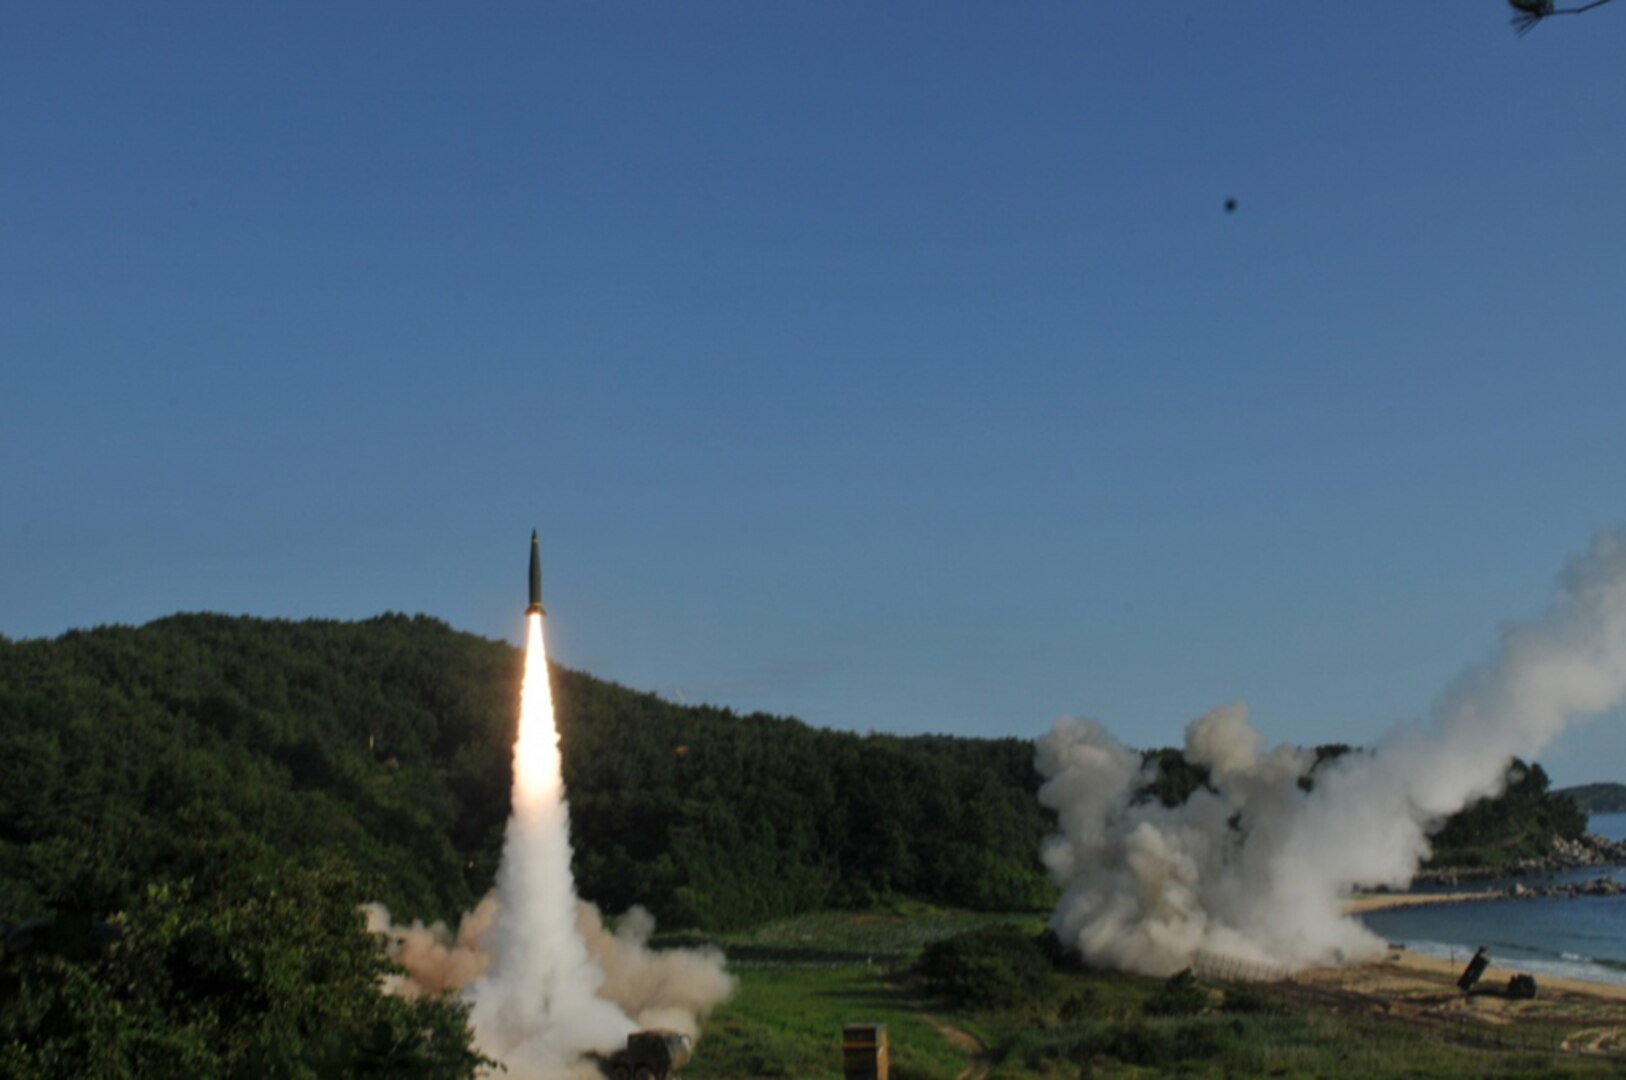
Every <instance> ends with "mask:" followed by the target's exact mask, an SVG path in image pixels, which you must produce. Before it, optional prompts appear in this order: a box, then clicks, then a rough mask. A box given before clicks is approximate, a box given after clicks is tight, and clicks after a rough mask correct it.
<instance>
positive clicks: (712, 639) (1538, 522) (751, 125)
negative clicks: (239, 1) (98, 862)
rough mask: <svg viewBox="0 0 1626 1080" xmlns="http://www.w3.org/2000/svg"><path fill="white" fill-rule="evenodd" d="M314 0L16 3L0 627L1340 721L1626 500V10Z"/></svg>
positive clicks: (5, 252)
mask: <svg viewBox="0 0 1626 1080" xmlns="http://www.w3.org/2000/svg"><path fill="white" fill-rule="evenodd" d="M342 7H343V10H335V9H334V6H333V5H318V4H295V3H289V4H282V5H260V6H259V7H257V8H255V9H252V10H250V9H241V8H235V7H233V6H231V5H225V6H222V5H217V4H172V5H161V10H158V11H140V12H137V11H134V10H132V9H130V8H129V7H128V5H115V4H110V3H108V4H60V5H57V4H50V5H46V4H36V5H11V6H9V7H8V8H6V9H5V11H4V12H0V145H3V146H4V147H5V148H6V149H5V156H4V166H3V167H0V633H5V634H7V635H9V636H12V637H37V636H54V635H56V634H59V633H61V632H63V631H64V630H67V629H69V628H71V627H81V626H92V625H97V624H101V623H109V622H118V623H141V622H145V621H147V620H149V619H152V618H156V617H159V616H162V615H164V614H167V613H170V612H173V611H177V610H216V611H225V612H233V613H238V612H241V613H251V614H256V615H265V616H286V617H295V618H298V617H306V616H323V617H338V618H358V617H366V616H369V615H373V614H376V613H378V612H381V611H386V610H399V611H409V612H426V613H429V614H432V615H435V616H438V617H440V618H443V619H445V620H447V621H448V622H450V623H451V624H452V625H454V626H456V627H459V628H461V629H465V630H469V631H472V632H475V633H478V634H482V635H486V636H489V637H502V638H507V639H510V640H518V638H519V634H520V630H521V617H520V613H521V610H522V607H523V600H524V597H523V593H522V589H523V571H524V566H523V559H524V557H525V554H526V541H527V539H528V537H529V531H530V529H531V528H532V527H533V526H534V527H537V528H539V529H540V531H541V534H542V538H543V551H544V577H545V580H546V591H547V602H548V607H549V612H550V614H551V616H552V618H551V619H550V627H549V637H550V642H551V645H552V649H553V652H554V654H555V655H556V656H557V657H558V658H560V659H561V660H563V661H564V662H565V663H568V664H570V665H572V666H576V667H581V668H585V669H587V670H589V671H592V672H594V673H595V674H598V675H601V676H604V677H607V678H612V679H616V680H618V681H621V682H624V683H627V684H629V685H632V686H636V687H640V688H645V689H652V690H656V691H659V692H661V693H663V694H666V695H669V696H673V697H680V698H682V699H684V700H689V701H712V702H716V703H719V704H724V705H729V706H732V707H734V708H736V709H740V710H753V709H764V710H768V711H773V712H783V713H793V714H796V715H799V716H801V717H803V718H804V719H806V720H808V721H810V722H812V723H815V724H820V725H827V726H837V727H849V728H855V729H859V730H869V729H876V730H887V731H899V732H917V731H944V732H953V733H960V734H976V735H1004V734H1015V735H1022V736H1031V735H1034V734H1037V733H1038V732H1039V731H1041V730H1043V729H1044V728H1045V727H1047V726H1048V724H1049V723H1050V721H1051V720H1052V719H1053V718H1054V717H1055V716H1057V715H1059V714H1061V713H1073V714H1082V715H1092V716H1097V717H1099V718H1101V719H1102V720H1103V721H1104V722H1106V723H1107V724H1108V725H1109V726H1110V727H1112V728H1113V729H1114V730H1116V731H1117V732H1119V733H1120V735H1121V736H1122V737H1124V738H1125V739H1126V740H1128V741H1130V742H1133V743H1137V744H1142V745H1149V744H1159V743H1167V742H1172V741H1175V740H1177V739H1178V737H1179V732H1180V730H1181V728H1182V726H1183V725H1184V723H1185V722H1186V721H1187V720H1189V719H1190V718H1191V717H1193V716H1195V715H1198V714H1200V713H1201V712H1203V711H1206V710H1207V709H1208V708H1210V707H1212V706H1215V705H1218V704H1221V703H1224V702H1227V701H1230V700H1234V699H1237V698H1244V699H1246V700H1248V701H1249V702H1250V704H1251V705H1252V706H1253V709H1254V716H1255V720H1256V722H1257V723H1258V724H1259V725H1260V726H1261V727H1262V728H1263V729H1264V730H1265V732H1266V733H1267V735H1268V736H1269V737H1271V738H1272V739H1281V740H1292V741H1299V742H1306V743H1313V742H1322V741H1330V740H1341V741H1351V742H1361V741H1366V740H1369V739H1371V738H1373V737H1375V736H1376V735H1377V734H1378V733H1379V732H1380V731H1382V730H1383V729H1384V728H1386V727H1387V726H1388V725H1389V724H1391V723H1393V722H1395V721H1397V720H1401V719H1405V718H1414V717H1418V716H1421V715H1423V714H1424V713H1426V711H1427V709H1428V708H1429V705H1430V703H1431V701H1432V700H1433V698H1434V696H1435V695H1436V694H1437V693H1438V692H1439V691H1440V690H1441V689H1442V688H1443V686H1444V685H1445V684H1446V682H1447V681H1448V680H1449V679H1450V678H1451V677H1452V676H1453V675H1454V674H1455V673H1456V672H1457V671H1458V670H1459V669H1460V668H1461V667H1462V666H1463V665H1464V664H1466V663H1468V662H1471V661H1473V660H1475V659H1478V658H1480V657H1482V656H1484V655H1485V654H1486V653H1487V652H1488V651H1489V649H1490V648H1491V647H1492V645H1493V643H1494V641H1495V637H1496V633H1497V629H1498V626H1499V625H1500V624H1501V623H1502V622H1504V621H1505V620H1508V619H1514V618H1522V617H1526V616H1530V615H1533V614H1535V613H1537V612H1538V611H1539V610H1540V609H1541V608H1542V607H1543V605H1544V604H1545V603H1546V600H1547V598H1548V596H1549V594H1550V591H1551V586H1552V582H1553V580H1554V578H1555V576H1556V574H1557V572H1558V569H1559V567H1560V565H1561V564H1562V562H1563V561H1564V559H1565V558H1566V557H1567V556H1569V555H1570V554H1572V553H1574V552H1577V551H1579V550H1580V549H1582V548H1583V547H1584V546H1585V545H1586V543H1587V541H1588V539H1589V537H1590V535H1591V533H1592V531H1593V530H1594V529H1596V528H1599V527H1606V526H1612V525H1616V524H1619V523H1621V522H1622V521H1626V508H1623V496H1626V454H1623V452H1622V449H1621V440H1620V429H1621V426H1622V425H1621V403H1622V402H1623V401H1626V364H1623V363H1622V362H1621V361H1622V358H1623V355H1626V353H1623V345H1626V304H1623V303H1622V302H1621V296H1622V295H1623V291H1622V286H1623V285H1626V258H1623V255H1622V253H1623V252H1626V139H1623V138H1622V137H1621V134H1622V132H1626V67H1623V66H1622V65H1621V64H1620V62H1619V57H1620V54H1621V48H1622V46H1623V44H1626V9H1623V10H1621V11H1615V10H1614V9H1612V8H1604V9H1600V10H1599V11H1597V12H1594V13H1592V14H1590V15H1587V16H1584V17H1582V18H1579V19H1571V20H1559V21H1555V22H1554V23H1553V24H1552V25H1546V26H1542V27H1540V28H1539V29H1537V30H1536V31H1535V32H1534V33H1533V34H1531V35H1530V36H1529V37H1527V38H1524V39H1518V38H1515V36H1514V35H1513V34H1512V32H1511V31H1510V30H1509V28H1508V26H1507V23H1506V11H1505V10H1504V8H1503V7H1502V5H1500V4H1497V3H1493V2H1490V0H1475V2H1472V3H1470V2H1467V0H1453V2H1441V3H1432V4H1421V3H1419V4H1412V5H1402V6H1401V7H1400V8H1398V9H1397V8H1396V7H1395V6H1394V5H1374V4H1362V3H1353V2H1348V3H1338V4H1313V5H1312V4H1302V3H1289V2H1287V0H1281V2H1272V3H1266V2H1249V3H1233V4H1224V5H1219V4H1212V3H1201V2H1197V0H1190V2H1186V3H1173V4H1157V5H1150V4H1119V5H1081V4H1029V5H992V4H955V3H948V2H945V0H931V2H927V3H887V4H884V5H883V4H858V3H831V2H828V0H826V2H822V3H816V4H815V3H806V4H803V3H773V4H761V3H739V4H713V3H684V4H641V5H632V4H615V3H592V4H588V3H568V4H555V5H517V4H497V5H487V6H485V7H483V8H481V9H479V10H472V9H466V8H465V9H461V10H454V9H453V7H452V6H450V5H440V4H397V3H392V4H382V3H379V4H357V5H345V6H342ZM1228 198H1235V199H1236V200H1237V201H1238V207H1237V210H1236V212H1235V213H1234V214H1227V213H1226V212H1225V211H1224V203H1225V200H1226V199H1228ZM1548 761H1549V764H1550V765H1551V767H1552V771H1553V772H1554V774H1555V775H1556V776H1557V777H1558V778H1559V779H1560V780H1563V781H1568V782H1580V781H1584V780H1592V779H1603V778H1614V779H1626V739H1623V738H1621V718H1620V717H1619V716H1613V717H1609V718H1606V719H1605V720H1604V721H1602V722H1599V723H1595V724H1592V725H1590V726H1588V727H1586V728H1584V729H1582V730H1579V731H1577V732H1574V733H1572V734H1571V735H1568V736H1566V737H1565V739H1564V740H1563V741H1562V742H1561V743H1560V744H1559V745H1557V746H1556V747H1554V749H1553V751H1552V752H1551V753H1550V754H1549V755H1548Z"/></svg>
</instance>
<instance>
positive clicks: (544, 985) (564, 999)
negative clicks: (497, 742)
mask: <svg viewBox="0 0 1626 1080" xmlns="http://www.w3.org/2000/svg"><path fill="white" fill-rule="evenodd" d="M533 565H534V564H533ZM537 591H538V588H537V585H536V583H535V577H534V571H533V585H532V599H533V610H532V611H531V612H530V613H528V615H527V624H528V627H527V637H526V649H525V674H524V680H523V683H522V686H521V691H520V723H519V732H518V735H517V737H516V739H515V743H514V784H513V811H512V816H511V817H510V818H509V821H508V828H507V833H506V835H505V838H504V843H503V856H502V863H501V865H500V867H499V868H498V871H497V887H496V890H495V891H494V892H493V893H492V894H491V895H490V896H487V897H486V898H485V899H484V900H482V901H481V902H480V903H479V904H478V905H477V906H476V907H475V908H474V910H473V911H471V912H469V913H468V914H467V915H465V916H464V918H463V921H462V923H461V925H460V926H459V927H458V929H457V931H456V932H455V933H454V932H452V931H450V930H449V929H447V928H446V927H445V926H444V925H441V924H436V925H433V926H428V927H426V926H424V925H422V924H421V923H413V924H411V925H409V926H395V925H393V924H392V923H391V922H390V919H389V913H388V912H387V911H386V910H384V908H383V907H381V906H379V905H372V906H370V907H369V908H368V913H367V914H368V924H369V927H370V928H371V929H373V930H374V931H375V932H377V933H379V934H381V935H383V937H384V939H385V944H386V948H387V950H388V952H389V955H390V957H391V959H393V960H395V961H396V962H397V963H399V964H400V965H401V966H402V967H403V968H404V969H405V971H406V974H405V976H403V977H398V978H396V979H395V980H393V981H392V982H391V983H390V985H389V987H388V988H389V989H391V990H392V991H394V992H396V993H400V994H403V995H406V996H418V995H421V994H434V993H445V992H449V991H455V992H458V993H461V994H463V995H464V997H465V998H466V1000H468V1002H469V1004H470V1012H469V1017H470V1021H471V1024H472V1026H473V1028H474V1036H475V1043H476V1045H477V1046H478V1047H479V1049H480V1050H481V1051H482V1052H483V1053H485V1054H487V1055H488V1056H490V1057H492V1058H494V1059H496V1060H497V1061H500V1062H501V1063H502V1064H503V1065H504V1066H505V1067H506V1069H507V1072H506V1075H508V1076H512V1077H515V1078H517V1080H566V1078H574V1077H583V1076H588V1077H590V1076H596V1075H597V1072H596V1070H594V1069H593V1068H592V1067H591V1066H588V1065H586V1064H584V1061H585V1058H584V1056H585V1055H586V1054H588V1053H589V1052H600V1053H605V1052H610V1051H614V1050H616V1049H617V1048H619V1047H620V1046H621V1045H623V1044H625V1042H626V1039H627V1036H628V1035H630V1034H631V1033H632V1032H634V1031H636V1030H638V1029H640V1028H646V1027H655V1028H662V1029H666V1030H671V1031H679V1032H682V1033H684V1034H687V1035H690V1036H691V1037H696V1036H698V1034H699V1031H700V1024H701V1022H702V1021H703V1020H704V1019H705V1017H706V1015H707V1014H708V1013H709V1012H710V1011H711V1010H712V1009H713V1008H715V1007H716V1006H717V1005H718V1004H719V1003H721V1002H722V1001H723V1000H725V999H726V998H727V997H728V996H729V995H730V994H731V993H732V992H733V988H734V980H733V978H732V977H731V976H729V975H728V973H727V972H726V971H725V970H724V964H723V955H722V953H721V952H720V951H718V950H716V949H698V950H663V951H655V950H651V949H650V948H648V941H649V937H650V934H651V933H653V931H654V920H653V919H652V918H651V917H650V916H649V914H648V913H647V912H645V911H643V910H642V909H641V908H634V909H632V910H631V911H629V912H628V913H627V914H626V915H624V916H623V917H622V918H621V919H620V921H619V924H618V925H617V927H616V929H615V932H614V933H611V932H609V931H608V930H606V928H605V926H604V923H603V921H602V919H601V918H600V915H599V911H598V909H597V908H596V907H594V906H593V905H591V904H588V903H585V902H583V901H582V900H581V899H580V898H579V897H577V895H576V887H575V881H574V879H573V878H572V876H571V870H570V857H571V850H570V811H569V807H568V805H567V804H566V802H565V793H564V780H563V777H562V774H561V771H560V762H559V740H558V732H557V729H556V728H555V725H554V715H553V701H552V694H551V690H550V687H549V683H548V664H547V652H546V648H545V646H544V643H543V638H542V612H541V606H540V602H539V600H538V598H537Z"/></svg>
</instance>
